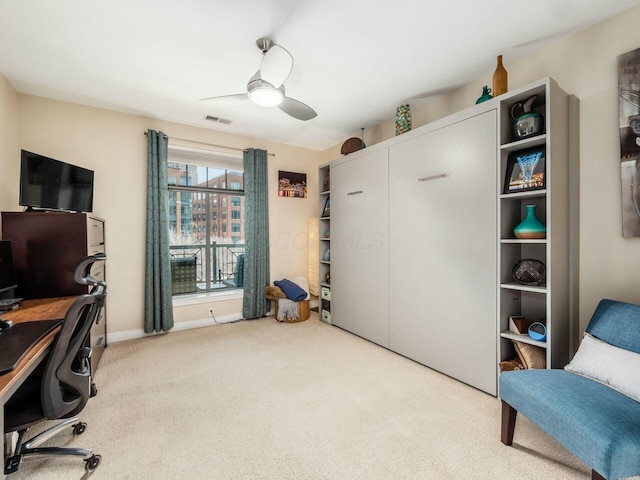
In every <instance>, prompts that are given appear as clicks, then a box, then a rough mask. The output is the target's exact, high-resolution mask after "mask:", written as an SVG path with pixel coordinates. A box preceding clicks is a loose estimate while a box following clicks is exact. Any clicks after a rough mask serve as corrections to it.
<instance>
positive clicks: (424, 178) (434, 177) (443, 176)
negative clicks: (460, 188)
mask: <svg viewBox="0 0 640 480" xmlns="http://www.w3.org/2000/svg"><path fill="white" fill-rule="evenodd" d="M448 176H449V174H448V173H441V174H440V175H431V176H430V177H422V178H419V179H418V181H419V182H429V181H431V180H438V179H439V178H445V177H448Z"/></svg>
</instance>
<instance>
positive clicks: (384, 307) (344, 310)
mask: <svg viewBox="0 0 640 480" xmlns="http://www.w3.org/2000/svg"><path fill="white" fill-rule="evenodd" d="M356 155H357V156H355V157H354V158H353V159H350V160H348V161H346V162H345V163H340V164H338V165H335V166H334V165H332V166H331V322H332V323H333V324H334V325H337V326H339V327H341V328H344V329H345V330H348V331H350V332H352V333H355V334H356V335H359V336H361V337H363V338H366V339H367V340H370V341H372V342H375V343H377V344H379V345H382V346H385V347H388V346H389V299H388V296H389V283H388V268H389V266H388V258H389V257H388V231H389V223H388V182H387V178H388V173H389V172H388V149H387V148H383V149H377V150H372V151H370V152H368V151H363V152H361V153H358V154H356Z"/></svg>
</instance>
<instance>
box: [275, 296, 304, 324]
mask: <svg viewBox="0 0 640 480" xmlns="http://www.w3.org/2000/svg"><path fill="white" fill-rule="evenodd" d="M275 304H276V320H277V319H278V302H275ZM298 309H299V310H300V313H299V315H298V318H289V317H288V316H286V317H284V320H282V321H283V322H285V323H295V322H304V321H305V320H308V319H309V300H302V301H301V302H298Z"/></svg>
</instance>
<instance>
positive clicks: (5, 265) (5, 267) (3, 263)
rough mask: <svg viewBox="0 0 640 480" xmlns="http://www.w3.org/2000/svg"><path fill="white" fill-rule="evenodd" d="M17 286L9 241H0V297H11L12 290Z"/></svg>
mask: <svg viewBox="0 0 640 480" xmlns="http://www.w3.org/2000/svg"><path fill="white" fill-rule="evenodd" d="M17 286H18V282H17V280H16V269H15V267H14V266H13V252H12V250H11V242H10V241H9V240H0V297H4V296H6V295H2V294H3V293H7V292H10V293H9V296H11V295H13V289H14V288H16V287H17Z"/></svg>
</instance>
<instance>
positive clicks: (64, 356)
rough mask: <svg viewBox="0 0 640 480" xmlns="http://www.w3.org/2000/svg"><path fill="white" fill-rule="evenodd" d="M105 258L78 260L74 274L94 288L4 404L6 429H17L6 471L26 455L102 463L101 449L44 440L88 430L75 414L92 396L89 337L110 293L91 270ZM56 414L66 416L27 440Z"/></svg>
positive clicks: (74, 308)
mask: <svg viewBox="0 0 640 480" xmlns="http://www.w3.org/2000/svg"><path fill="white" fill-rule="evenodd" d="M105 259H106V256H105V255H104V254H97V255H93V256H90V257H85V258H83V259H81V260H80V261H79V262H78V263H77V264H76V266H75V268H74V279H75V280H76V281H77V282H78V283H80V284H82V285H89V286H92V289H91V292H90V293H87V294H84V295H80V296H79V297H78V298H77V299H76V300H75V301H74V302H73V304H72V305H71V307H69V310H68V311H67V313H66V315H65V318H64V321H63V323H62V327H61V330H60V332H59V333H58V335H57V336H56V339H55V340H54V343H53V346H52V348H51V353H50V354H49V358H48V360H47V361H46V366H45V367H44V370H43V371H36V372H34V373H33V374H32V375H31V376H30V377H29V378H28V379H27V380H26V381H25V382H24V383H23V384H22V385H21V386H20V388H19V389H18V391H17V392H16V393H15V394H14V395H13V396H12V397H11V398H10V399H9V401H8V402H7V403H6V405H5V412H4V431H5V433H12V432H17V433H18V440H17V443H16V448H15V450H14V452H13V455H12V456H10V457H9V458H8V459H7V461H6V463H5V469H4V473H5V474H10V473H13V472H15V471H16V470H18V467H19V466H20V463H21V462H22V458H23V457H26V456H40V457H49V456H55V455H75V456H81V457H82V458H83V459H84V461H85V469H86V470H87V471H93V470H95V469H96V468H98V465H100V461H101V459H102V458H101V457H100V455H97V454H94V453H93V451H92V450H89V449H85V448H59V447H39V445H41V444H42V443H44V442H45V441H47V440H49V439H50V438H51V437H53V436H54V435H56V434H57V433H58V432H60V431H61V430H62V429H63V428H65V427H67V426H72V427H73V433H74V434H81V433H83V432H84V431H85V429H86V427H87V424H86V423H84V422H80V421H79V419H78V418H77V417H76V416H75V415H77V414H78V413H79V412H80V411H82V409H83V408H84V407H85V405H86V404H87V401H88V400H89V397H90V396H91V391H92V378H91V371H90V370H91V369H90V358H89V357H90V354H91V348H90V347H89V346H88V343H87V338H88V335H89V331H90V329H91V326H92V325H93V323H94V322H95V321H96V320H97V319H98V318H99V315H100V310H101V309H102V307H103V305H104V299H105V296H106V284H105V283H104V282H99V281H97V280H96V279H95V278H93V277H91V275H90V270H91V265H92V264H93V263H94V262H96V261H101V260H105ZM57 419H65V420H64V421H63V422H61V423H58V424H56V425H55V426H53V427H51V428H49V429H48V430H45V431H44V432H42V433H40V434H38V435H36V436H35V437H33V438H32V439H30V440H28V441H26V442H25V441H23V439H24V436H25V434H26V433H27V431H28V430H29V428H31V427H32V426H33V425H36V424H38V423H40V422H42V421H45V420H57Z"/></svg>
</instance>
